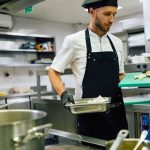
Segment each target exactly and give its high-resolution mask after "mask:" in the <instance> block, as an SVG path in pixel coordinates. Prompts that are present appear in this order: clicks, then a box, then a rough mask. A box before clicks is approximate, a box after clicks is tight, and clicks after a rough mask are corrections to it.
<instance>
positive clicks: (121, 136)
mask: <svg viewBox="0 0 150 150" xmlns="http://www.w3.org/2000/svg"><path fill="white" fill-rule="evenodd" d="M128 134H129V131H128V130H120V131H119V133H118V135H117V138H116V140H115V141H114V143H113V145H112V146H111V148H110V150H117V149H118V147H119V145H120V144H121V142H122V141H123V139H124V138H126V137H127V135H128Z"/></svg>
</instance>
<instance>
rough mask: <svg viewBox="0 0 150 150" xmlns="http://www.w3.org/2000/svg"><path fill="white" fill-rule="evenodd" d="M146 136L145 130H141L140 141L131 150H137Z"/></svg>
mask: <svg viewBox="0 0 150 150" xmlns="http://www.w3.org/2000/svg"><path fill="white" fill-rule="evenodd" d="M147 135H148V131H147V130H143V131H142V133H141V136H140V139H139V141H138V143H137V144H136V146H135V148H134V149H133V150H137V148H138V147H139V146H140V145H141V143H142V142H143V141H144V140H145V138H146V137H147Z"/></svg>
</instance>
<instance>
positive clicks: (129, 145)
mask: <svg viewBox="0 0 150 150" xmlns="http://www.w3.org/2000/svg"><path fill="white" fill-rule="evenodd" d="M138 140H139V139H124V141H123V142H122V143H121V144H120V146H119V148H118V149H117V150H133V149H134V147H135V146H136V144H137V142H138ZM113 142H114V141H108V142H107V143H106V149H107V150H109V149H110V147H111V145H112V144H113ZM142 147H146V148H147V150H149V149H150V141H147V140H145V141H144V142H143V143H142V144H141V145H140V146H139V148H138V150H142Z"/></svg>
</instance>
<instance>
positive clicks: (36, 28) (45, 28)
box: [0, 17, 74, 91]
mask: <svg viewBox="0 0 150 150" xmlns="http://www.w3.org/2000/svg"><path fill="white" fill-rule="evenodd" d="M15 21H16V24H15V26H14V29H13V31H12V32H13V33H24V34H36V35H37V34H39V35H48V36H50V37H55V41H56V50H57V52H58V51H59V49H60V47H61V44H62V42H63V39H64V37H65V36H66V35H68V34H71V33H73V32H74V26H73V25H69V24H63V23H54V22H46V21H40V20H34V19H27V18H20V17H16V18H15ZM1 57H3V55H1ZM13 57H15V56H13ZM24 57H25V58H26V57H33V56H32V55H31V56H30V54H29V55H28V56H24ZM18 59H19V60H20V61H23V60H24V59H22V58H19V57H18ZM28 59H30V58H28ZM5 61H6V62H5ZM8 63H10V64H13V62H12V61H11V60H8V59H5V60H4V59H3V64H8ZM38 69H42V70H43V69H45V67H40V68H39V67H2V66H1V67H0V90H1V91H3V90H5V91H6V89H9V88H12V87H30V86H36V83H37V81H36V71H37V70H38ZM31 71H32V73H31ZM6 73H9V76H8V77H6V76H5V74H6ZM65 84H66V85H67V84H69V83H68V81H66V83H65ZM41 85H47V88H48V90H51V86H50V84H49V80H48V77H47V76H42V78H41Z"/></svg>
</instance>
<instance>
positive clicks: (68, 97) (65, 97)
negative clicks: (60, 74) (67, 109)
mask: <svg viewBox="0 0 150 150" xmlns="http://www.w3.org/2000/svg"><path fill="white" fill-rule="evenodd" d="M61 101H62V103H63V105H64V106H65V105H66V104H67V103H74V99H73V95H72V94H71V93H69V92H67V91H64V92H63V93H62V94H61Z"/></svg>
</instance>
